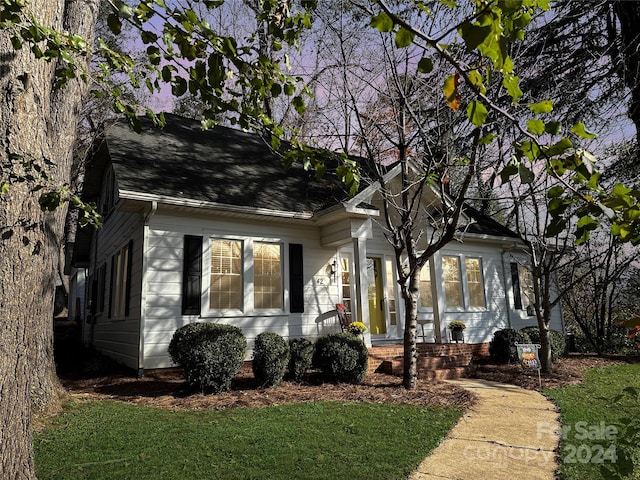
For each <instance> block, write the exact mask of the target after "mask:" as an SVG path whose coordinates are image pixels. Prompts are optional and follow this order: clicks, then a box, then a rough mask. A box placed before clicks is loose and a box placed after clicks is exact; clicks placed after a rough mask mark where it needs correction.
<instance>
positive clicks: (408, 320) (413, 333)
mask: <svg viewBox="0 0 640 480" xmlns="http://www.w3.org/2000/svg"><path fill="white" fill-rule="evenodd" d="M419 278H420V270H417V272H416V273H414V274H413V275H411V277H410V278H409V286H408V287H407V288H405V287H403V288H402V297H403V300H404V310H405V320H404V366H403V369H404V370H403V375H402V384H403V386H404V388H406V389H407V390H410V389H414V388H416V387H417V383H418V348H417V343H418V331H417V327H418V282H419Z"/></svg>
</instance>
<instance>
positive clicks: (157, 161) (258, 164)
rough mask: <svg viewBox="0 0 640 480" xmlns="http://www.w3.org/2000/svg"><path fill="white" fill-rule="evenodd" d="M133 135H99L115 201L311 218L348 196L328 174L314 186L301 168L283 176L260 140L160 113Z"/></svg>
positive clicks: (117, 129) (118, 129) (120, 129)
mask: <svg viewBox="0 0 640 480" xmlns="http://www.w3.org/2000/svg"><path fill="white" fill-rule="evenodd" d="M165 118H166V124H165V126H164V128H162V129H160V128H157V127H154V126H153V125H152V124H151V122H150V121H149V120H147V119H142V126H143V132H142V133H140V134H138V133H136V132H134V131H132V130H131V129H130V128H129V127H128V126H127V125H124V124H116V125H115V126H113V127H111V128H110V129H109V130H108V131H107V132H106V134H105V138H106V144H107V148H108V154H109V157H110V159H111V162H112V164H113V168H114V172H115V175H116V179H117V184H118V189H119V194H120V198H134V197H139V196H141V195H142V196H145V197H146V196H149V197H150V198H151V197H157V198H163V199H167V198H169V199H182V200H188V201H193V202H201V203H203V204H218V205H232V206H236V207H246V208H250V209H251V208H253V209H266V210H272V211H283V212H296V213H315V212H318V211H320V210H323V209H325V208H328V207H330V206H333V205H336V204H338V203H340V202H341V201H343V200H346V199H347V198H348V195H347V192H346V191H345V189H344V188H343V186H342V184H341V183H340V181H339V180H338V178H337V177H336V176H335V174H332V172H331V171H330V169H328V171H327V174H326V175H325V176H324V177H323V178H322V179H320V180H318V179H316V177H315V173H314V172H313V171H306V170H305V169H304V168H303V167H302V165H300V164H299V163H296V164H294V165H293V166H292V167H291V168H289V169H288V170H285V166H284V163H283V161H282V158H281V157H280V156H278V155H276V154H275V153H274V152H273V151H272V150H271V148H270V147H269V146H268V145H267V144H266V143H265V141H264V140H263V139H262V138H261V137H260V136H258V135H255V134H251V133H246V132H243V131H240V130H235V129H231V128H227V127H221V126H217V127H214V128H212V129H210V130H206V131H204V130H202V129H201V126H200V122H198V121H195V120H191V119H187V118H184V117H180V116H177V115H172V114H165Z"/></svg>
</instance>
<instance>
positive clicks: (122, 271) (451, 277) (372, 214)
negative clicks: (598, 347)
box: [73, 115, 561, 372]
mask: <svg viewBox="0 0 640 480" xmlns="http://www.w3.org/2000/svg"><path fill="white" fill-rule="evenodd" d="M166 120H167V122H166V126H165V127H164V129H162V130H160V129H157V128H152V127H151V126H150V125H148V124H145V123H144V122H143V125H144V127H145V129H144V130H143V132H142V133H141V134H138V133H134V132H133V131H131V130H129V128H128V127H127V126H123V125H115V126H113V127H112V128H111V129H109V130H108V131H107V132H106V134H105V137H104V141H103V142H102V143H101V144H100V146H99V148H97V149H96V151H95V152H94V154H93V156H92V158H91V160H90V164H89V168H88V170H87V174H86V179H85V185H84V191H83V197H84V199H85V200H87V201H94V202H96V204H97V205H98V206H99V209H100V211H101V213H102V215H103V220H104V225H103V227H102V228H101V229H99V230H92V229H82V230H80V231H79V233H78V236H77V238H76V242H75V245H74V246H73V263H74V266H75V267H77V268H83V269H86V270H87V283H88V293H87V296H86V298H87V302H88V304H87V307H86V309H85V311H86V314H85V318H84V322H83V327H84V338H85V341H86V342H87V343H90V344H92V345H93V346H94V347H95V348H97V349H98V350H100V351H102V352H104V353H105V354H107V355H109V356H111V357H113V358H115V359H117V360H119V361H120V362H122V363H124V364H125V365H127V366H129V367H132V368H134V369H137V370H138V371H139V372H143V371H144V369H152V368H161V367H168V366H170V365H171V363H170V359H169V356H168V354H167V346H168V344H169V341H170V340H171V337H172V335H173V332H174V331H175V330H176V329H177V328H179V327H181V326H183V325H186V324H188V323H190V322H202V321H207V322H222V323H229V324H233V325H236V326H238V327H240V328H242V331H243V332H244V334H245V336H246V337H247V339H248V341H249V346H250V347H251V345H252V342H253V339H254V338H255V337H256V335H258V334H259V333H261V332H265V331H272V332H277V333H279V334H280V335H283V336H284V337H287V338H294V337H308V338H311V339H313V338H315V337H317V336H318V335H321V334H324V333H330V332H335V331H339V330H340V328H339V325H338V324H337V318H336V315H335V305H336V304H339V303H342V304H345V305H346V306H347V307H348V310H349V311H350V312H351V316H352V318H353V319H360V320H362V321H364V323H365V324H366V325H367V326H368V329H369V331H368V332H367V334H366V337H365V341H366V343H367V344H368V345H370V346H379V345H393V344H400V343H402V336H403V318H404V317H403V314H404V309H403V305H402V302H401V301H399V300H400V298H401V297H400V294H399V291H398V284H397V282H396V266H395V260H394V253H393V251H392V250H391V249H390V246H389V244H388V243H387V241H386V240H385V238H384V235H383V232H382V230H381V228H380V226H379V216H380V210H379V205H380V198H379V193H378V191H377V187H376V185H375V184H373V185H369V186H366V188H363V189H362V191H361V192H360V193H359V194H357V195H356V196H355V197H353V198H350V197H349V196H348V195H346V193H345V191H344V189H343V187H342V185H341V184H340V182H339V181H338V180H337V179H336V178H335V176H332V175H331V174H329V173H328V174H327V175H326V176H325V177H324V178H322V179H317V178H316V177H315V175H314V174H313V173H311V172H308V171H306V170H305V169H304V168H302V166H300V165H294V166H292V167H291V168H290V169H289V170H288V171H285V169H284V167H283V164H282V160H281V159H280V158H279V157H278V156H276V155H274V154H273V153H272V152H271V150H270V149H269V148H268V147H267V145H266V144H265V143H264V141H263V140H262V139H261V138H260V137H259V136H256V135H253V134H250V133H245V132H242V131H238V130H234V129H230V128H225V127H216V128H214V129H212V130H209V131H202V130H201V128H200V124H199V123H198V122H196V121H193V120H188V119H185V118H181V117H178V116H175V115H167V116H166ZM388 175H389V176H390V178H393V175H394V171H393V169H391V170H390V171H389V173H388ZM432 195H434V194H433V192H432ZM429 201H430V202H432V201H433V198H431V199H429ZM376 205H378V206H376ZM518 252H519V249H518V241H517V238H516V237H515V235H514V234H513V233H512V232H511V231H509V230H508V229H506V228H504V227H503V226H501V225H500V224H498V223H497V222H495V221H493V220H492V219H490V218H486V217H483V216H481V215H479V214H478V213H477V212H475V211H474V210H472V209H468V210H467V211H466V215H465V225H464V229H463V231H461V233H460V236H459V238H458V239H457V240H456V241H453V242H451V243H450V244H449V245H448V246H447V247H446V248H444V249H443V250H441V251H440V252H438V253H437V254H436V255H435V256H434V257H433V258H432V259H431V260H430V262H429V265H428V267H425V268H424V269H423V272H422V276H421V282H420V291H421V298H420V304H419V311H420V314H419V336H420V341H421V342H425V343H435V344H440V343H448V342H449V341H450V337H449V331H448V330H447V328H446V327H447V324H448V322H449V321H451V320H462V321H464V322H465V323H466V324H467V326H468V328H467V329H466V330H465V332H464V333H465V342H466V343H468V344H478V345H483V344H486V343H487V342H489V341H490V340H491V337H492V334H493V332H494V331H495V330H497V329H500V328H503V327H507V326H510V325H513V326H516V327H521V326H525V325H532V324H534V323H535V321H534V320H533V319H532V318H530V317H529V316H528V315H527V311H526V307H527V305H526V299H527V298H528V296H527V295H528V294H529V293H528V292H529V290H527V286H526V285H527V283H526V282H527V281H528V280H527V278H526V275H525V274H524V272H526V269H522V268H521V264H522V262H521V261H520V260H518V257H517V255H518ZM553 327H554V328H561V317H560V313H559V312H558V313H557V315H556V318H554V324H553Z"/></svg>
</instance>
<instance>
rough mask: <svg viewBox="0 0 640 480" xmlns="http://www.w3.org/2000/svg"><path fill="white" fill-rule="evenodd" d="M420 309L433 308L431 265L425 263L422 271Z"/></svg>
mask: <svg viewBox="0 0 640 480" xmlns="http://www.w3.org/2000/svg"><path fill="white" fill-rule="evenodd" d="M419 289H420V309H421V310H431V309H433V290H431V265H430V264H429V262H427V263H425V264H424V266H423V267H422V270H421V271H420V286H419Z"/></svg>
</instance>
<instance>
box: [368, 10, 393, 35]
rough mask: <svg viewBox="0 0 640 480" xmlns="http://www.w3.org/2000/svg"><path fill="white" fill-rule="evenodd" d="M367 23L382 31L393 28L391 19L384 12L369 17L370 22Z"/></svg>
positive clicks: (388, 30)
mask: <svg viewBox="0 0 640 480" xmlns="http://www.w3.org/2000/svg"><path fill="white" fill-rule="evenodd" d="M369 25H371V26H372V27H374V28H377V29H378V31H379V32H382V33H385V32H390V31H391V30H393V20H392V19H391V17H390V16H389V15H387V14H386V13H384V12H382V13H380V14H378V15H374V16H373V17H371V23H370V24H369Z"/></svg>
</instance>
